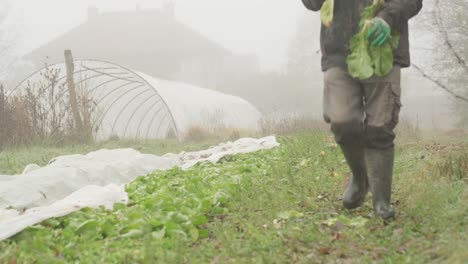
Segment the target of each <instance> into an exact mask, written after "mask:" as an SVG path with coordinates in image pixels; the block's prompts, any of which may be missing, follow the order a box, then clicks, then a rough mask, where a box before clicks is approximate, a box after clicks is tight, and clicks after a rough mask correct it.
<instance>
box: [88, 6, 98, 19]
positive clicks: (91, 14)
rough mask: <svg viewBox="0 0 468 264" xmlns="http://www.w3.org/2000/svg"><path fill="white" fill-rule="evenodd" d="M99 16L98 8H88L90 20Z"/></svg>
mask: <svg viewBox="0 0 468 264" xmlns="http://www.w3.org/2000/svg"><path fill="white" fill-rule="evenodd" d="M98 16H99V9H98V8H97V7H96V6H90V7H88V20H92V19H95V18H97V17H98Z"/></svg>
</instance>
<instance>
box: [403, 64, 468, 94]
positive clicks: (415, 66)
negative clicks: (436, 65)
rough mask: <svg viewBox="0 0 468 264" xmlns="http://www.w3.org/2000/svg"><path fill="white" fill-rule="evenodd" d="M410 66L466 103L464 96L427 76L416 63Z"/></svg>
mask: <svg viewBox="0 0 468 264" xmlns="http://www.w3.org/2000/svg"><path fill="white" fill-rule="evenodd" d="M412 66H413V67H414V68H415V69H416V70H417V71H418V72H419V73H420V74H421V75H422V76H423V77H424V78H426V79H428V80H429V81H431V82H433V83H435V84H436V85H437V86H438V87H439V88H441V89H443V90H444V91H446V92H447V93H449V94H450V95H452V96H453V97H455V98H456V99H459V100H462V101H465V102H466V103H468V98H466V97H464V96H461V95H459V94H457V93H455V92H454V91H452V90H451V89H450V88H448V87H447V86H446V85H445V84H443V83H442V82H440V81H439V80H437V79H435V78H432V77H431V76H429V75H428V74H427V73H426V72H424V70H423V69H422V68H421V67H419V66H418V65H416V64H414V63H412Z"/></svg>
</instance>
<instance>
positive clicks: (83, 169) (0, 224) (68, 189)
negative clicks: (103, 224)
mask: <svg viewBox="0 0 468 264" xmlns="http://www.w3.org/2000/svg"><path fill="white" fill-rule="evenodd" d="M278 146H279V143H278V142H277V141H276V138H275V137H273V136H271V137H265V138H262V139H252V138H243V139H239V140H237V141H235V142H228V143H223V144H220V145H218V146H216V147H213V148H210V149H208V150H204V151H199V152H182V153H180V154H171V153H170V154H166V155H164V156H156V155H149V154H142V153H140V152H138V151H136V150H133V149H116V150H99V151H96V152H92V153H89V154H87V155H69V156H62V157H58V158H55V159H53V160H51V161H50V163H49V164H48V165H47V166H44V167H39V166H37V165H29V166H27V167H26V169H25V170H24V172H23V173H22V174H21V175H15V176H7V175H3V176H0V241H2V240H4V239H7V238H9V237H11V236H13V235H15V234H17V233H19V232H21V231H22V230H24V229H25V228H27V227H29V226H32V225H35V224H37V223H40V222H42V221H44V220H46V219H49V218H54V217H61V216H64V215H67V214H70V213H72V212H74V211H77V210H80V209H81V208H85V207H92V208H97V207H100V206H104V207H106V208H108V209H112V207H113V205H114V204H115V203H127V202H128V196H127V193H126V192H125V184H127V183H129V182H131V181H133V180H134V179H136V178H137V177H138V176H142V175H147V174H148V173H150V172H152V171H155V170H167V169H170V168H173V167H175V166H179V167H181V168H182V169H188V168H190V167H192V166H194V165H196V164H197V163H199V162H213V163H217V162H218V161H219V160H220V159H221V158H223V157H224V156H226V155H234V154H239V153H250V152H255V151H259V150H265V149H272V148H275V147H278Z"/></svg>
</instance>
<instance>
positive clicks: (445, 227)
mask: <svg viewBox="0 0 468 264" xmlns="http://www.w3.org/2000/svg"><path fill="white" fill-rule="evenodd" d="M280 142H281V144H282V145H281V147H280V148H277V149H273V150H269V151H261V152H257V153H252V154H245V155H236V156H229V157H225V158H224V159H222V160H221V162H220V163H219V164H216V165H213V164H199V165H197V166H195V167H193V168H191V169H189V170H187V171H182V170H180V169H172V170H169V171H166V172H155V173H153V174H151V175H149V176H145V177H140V178H138V179H137V180H136V181H134V182H132V183H131V184H129V185H128V186H127V191H128V193H129V197H130V203H129V205H122V204H118V205H116V206H115V208H114V210H113V211H106V210H104V209H98V210H91V209H84V210H81V211H79V212H76V213H74V214H71V215H69V216H66V217H62V218H58V219H51V220H48V221H45V222H43V223H42V224H40V225H37V226H35V227H32V228H28V229H27V230H26V231H24V232H22V233H21V234H18V235H17V236H15V237H13V238H11V239H9V240H6V241H3V242H0V263H2V261H3V262H8V261H17V262H18V263H70V262H80V263H156V262H157V263H285V262H286V263H287V262H289V263H290V262H292V263H317V262H318V263H321V262H324V263H340V262H343V263H348V262H351V263H375V262H378V263H430V262H433V263H441V262H442V263H443V262H445V263H463V261H465V260H466V259H467V257H468V256H467V253H466V248H468V242H467V240H466V237H468V231H467V230H468V228H467V227H468V207H467V206H466V205H467V204H468V192H467V190H468V189H467V185H466V181H465V180H464V179H465V178H466V171H464V168H465V167H464V166H465V164H466V163H465V159H464V158H463V157H464V155H466V153H467V152H466V150H467V149H466V148H465V147H462V146H460V144H459V145H457V146H454V145H440V146H442V147H437V148H436V147H434V146H435V145H434V144H433V142H429V143H425V142H421V143H420V144H414V145H411V146H403V147H399V148H398V149H397V158H396V164H395V180H394V192H393V202H394V206H395V208H396V209H397V211H398V217H397V220H396V221H394V222H392V223H390V224H388V225H386V224H384V223H383V222H382V221H381V220H378V219H375V218H373V214H372V207H371V202H370V197H369V198H368V200H367V201H366V203H365V204H364V206H363V207H362V208H360V209H358V210H354V211H346V210H343V209H342V206H341V193H342V191H343V188H344V186H345V183H346V180H347V177H348V169H347V168H346V164H345V163H344V160H343V157H342V155H341V153H340V150H339V149H338V148H337V147H336V145H334V144H333V142H332V141H331V140H330V139H329V138H328V137H327V135H325V134H323V133H320V132H307V133H303V134H300V135H294V136H289V137H283V138H280ZM437 146H439V145H437ZM463 146H466V145H463ZM448 154H450V155H448ZM460 175H461V176H460Z"/></svg>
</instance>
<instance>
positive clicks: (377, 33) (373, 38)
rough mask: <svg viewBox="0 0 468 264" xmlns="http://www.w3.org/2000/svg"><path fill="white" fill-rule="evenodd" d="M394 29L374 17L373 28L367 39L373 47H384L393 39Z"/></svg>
mask: <svg viewBox="0 0 468 264" xmlns="http://www.w3.org/2000/svg"><path fill="white" fill-rule="evenodd" d="M391 35H392V29H391V28H390V26H389V25H388V23H387V22H385V20H383V19H382V18H380V17H374V18H373V19H372V20H371V27H370V29H369V31H368V32H367V39H368V40H369V42H370V43H371V45H372V46H382V45H383V44H385V42H387V40H389V39H390V38H391Z"/></svg>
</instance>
